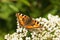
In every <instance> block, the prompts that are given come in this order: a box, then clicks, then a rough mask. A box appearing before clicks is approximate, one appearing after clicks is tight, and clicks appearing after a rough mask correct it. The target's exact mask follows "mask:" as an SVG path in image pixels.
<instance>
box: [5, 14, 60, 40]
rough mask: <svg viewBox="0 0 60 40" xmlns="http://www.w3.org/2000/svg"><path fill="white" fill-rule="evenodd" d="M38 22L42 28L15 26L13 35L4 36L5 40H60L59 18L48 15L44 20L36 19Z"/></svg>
mask: <svg viewBox="0 0 60 40" xmlns="http://www.w3.org/2000/svg"><path fill="white" fill-rule="evenodd" d="M36 20H37V21H39V22H40V24H41V25H42V28H36V29H35V30H34V29H33V30H32V32H29V30H28V29H26V28H23V27H20V25H19V23H18V24H17V31H16V32H15V33H13V34H11V35H10V34H7V35H5V39H6V40H60V18H59V16H57V15H56V16H53V15H51V14H49V15H48V19H46V18H41V17H40V18H36Z"/></svg>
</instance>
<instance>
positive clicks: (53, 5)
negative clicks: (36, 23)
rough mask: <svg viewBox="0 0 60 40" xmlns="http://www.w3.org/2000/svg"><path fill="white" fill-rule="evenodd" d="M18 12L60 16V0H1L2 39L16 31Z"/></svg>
mask: <svg viewBox="0 0 60 40" xmlns="http://www.w3.org/2000/svg"><path fill="white" fill-rule="evenodd" d="M17 12H22V13H23V14H25V15H28V16H31V17H34V18H37V17H47V15H48V14H49V13H50V14H53V15H59V16H60V0H0V40H4V35H6V34H8V33H10V34H12V33H13V32H15V31H16V28H17V23H16V16H15V14H16V13H17Z"/></svg>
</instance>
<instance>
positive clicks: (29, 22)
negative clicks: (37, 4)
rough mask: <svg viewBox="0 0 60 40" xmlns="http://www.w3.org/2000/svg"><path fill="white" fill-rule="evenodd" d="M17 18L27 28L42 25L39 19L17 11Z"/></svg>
mask: <svg viewBox="0 0 60 40" xmlns="http://www.w3.org/2000/svg"><path fill="white" fill-rule="evenodd" d="M16 17H17V20H18V22H19V25H21V26H23V27H25V28H27V29H33V28H40V27H41V25H40V23H39V22H38V21H36V20H34V19H32V18H31V17H29V16H27V15H24V14H22V13H16Z"/></svg>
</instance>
